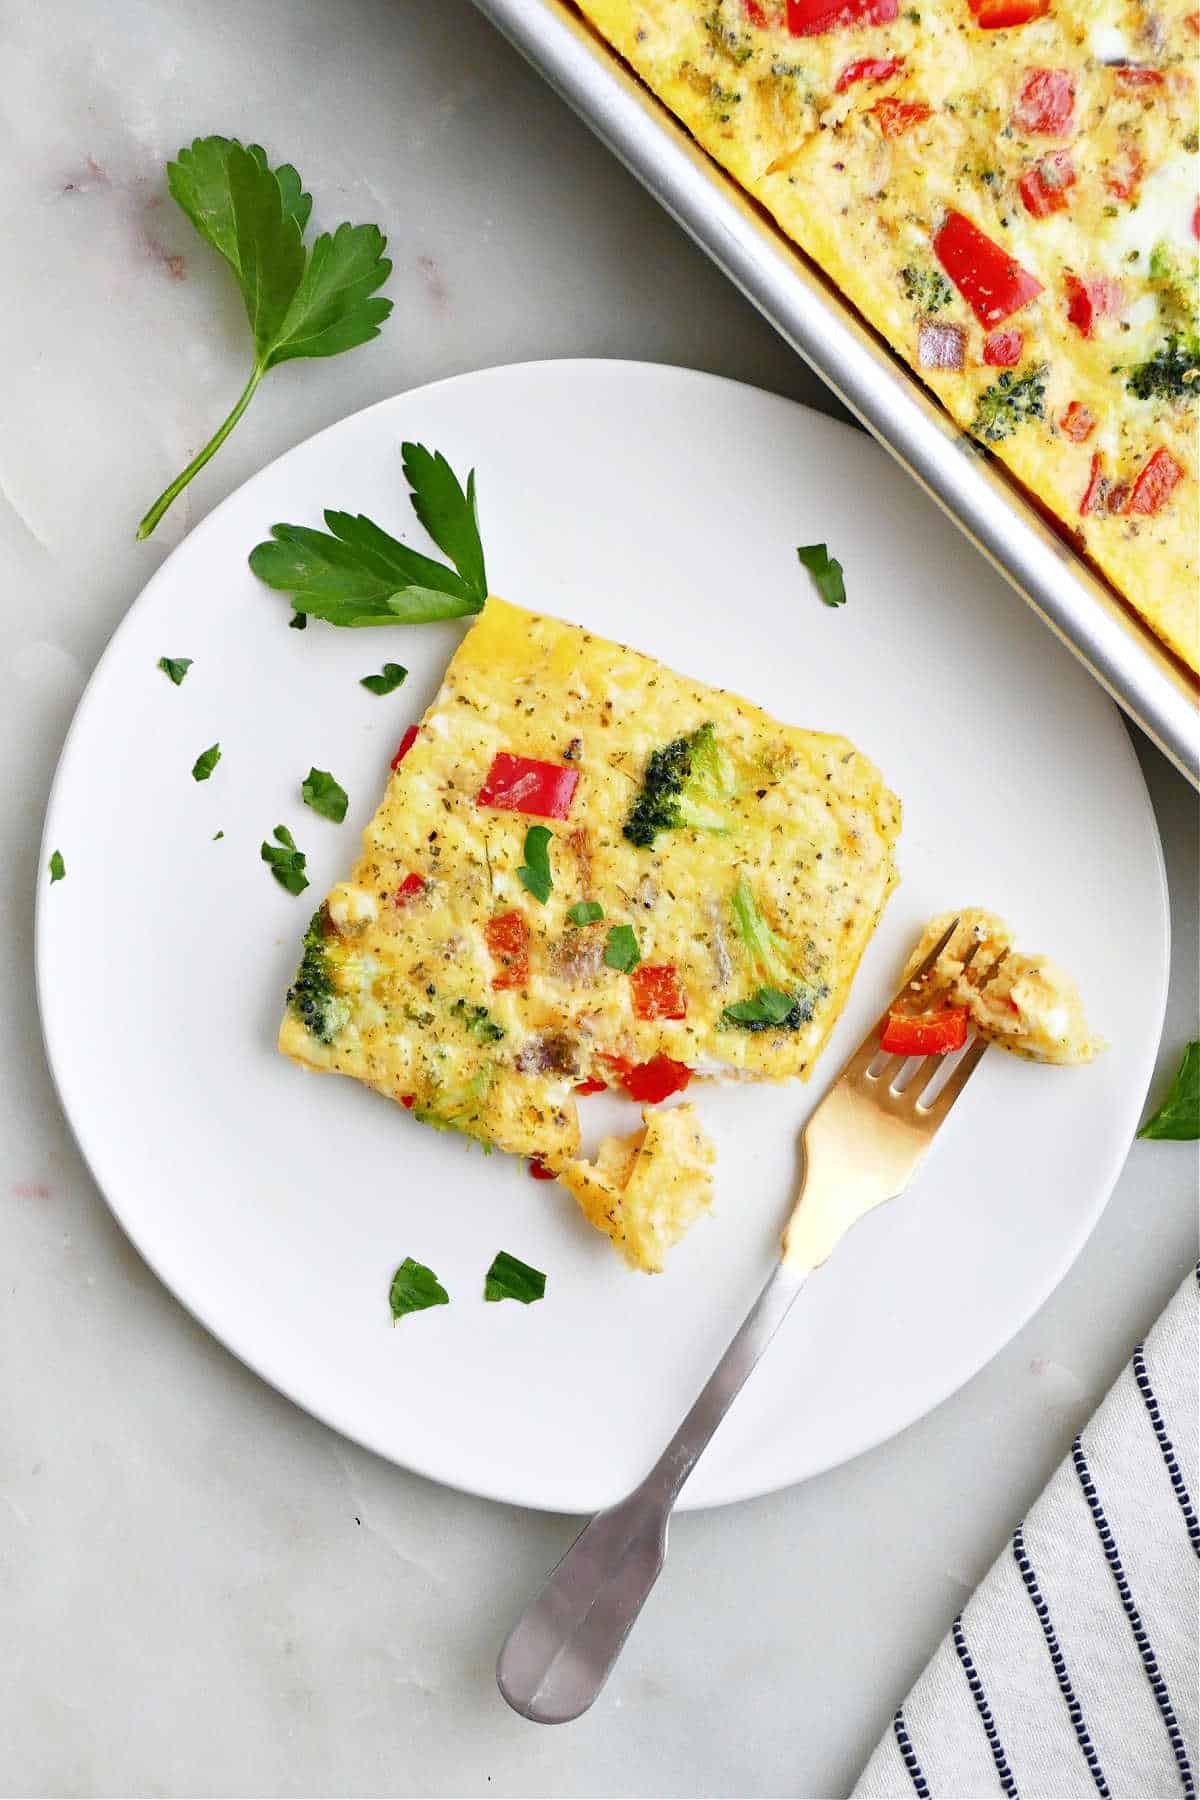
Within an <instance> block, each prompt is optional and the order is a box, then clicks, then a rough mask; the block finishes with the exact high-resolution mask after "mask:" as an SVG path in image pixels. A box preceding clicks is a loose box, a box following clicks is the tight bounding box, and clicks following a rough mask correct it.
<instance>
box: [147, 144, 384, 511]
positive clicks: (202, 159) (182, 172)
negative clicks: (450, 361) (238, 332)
mask: <svg viewBox="0 0 1200 1800" xmlns="http://www.w3.org/2000/svg"><path fill="white" fill-rule="evenodd" d="M167 186H168V187H169V188H170V190H171V194H172V196H173V197H174V199H175V200H176V201H177V202H178V204H179V205H180V206H181V207H182V209H183V211H184V212H185V213H186V214H187V216H188V218H189V219H190V220H191V222H192V224H193V225H194V226H195V228H196V230H197V231H198V232H199V233H200V236H201V237H202V238H204V239H205V241H206V242H207V243H209V244H211V245H212V247H213V249H214V250H216V251H217V253H218V254H219V255H220V256H222V257H224V259H225V261H226V262H227V263H228V264H229V267H230V268H231V269H232V270H233V273H234V275H235V277H236V279H237V284H238V287H239V288H240V289H241V294H242V301H243V304H244V305H245V308H246V317H247V319H248V320H249V323H250V330H251V332H252V334H253V338H254V363H253V367H252V368H251V370H250V379H249V380H248V381H247V383H246V385H245V387H244V388H243V389H242V392H241V394H240V395H239V396H238V399H237V401H236V403H235V405H234V407H233V410H232V412H231V413H230V414H229V416H228V417H227V418H226V419H225V421H224V423H223V424H221V425H220V426H218V428H217V430H216V431H215V432H214V433H213V435H212V437H211V438H210V439H209V440H208V443H207V444H205V446H204V448H203V450H201V451H200V452H199V453H198V455H196V456H194V457H193V458H192V460H191V462H190V463H189V464H188V466H187V468H186V469H184V470H183V472H182V474H180V475H177V476H176V478H175V480H174V481H173V482H172V483H171V485H170V486H169V487H168V488H166V489H165V490H164V491H163V492H162V493H161V494H160V495H159V497H158V499H157V500H156V501H155V502H154V505H153V506H152V507H151V508H150V510H149V512H148V513H147V514H146V516H145V518H144V519H143V520H142V522H141V524H140V525H139V526H138V530H137V535H138V537H139V538H147V537H149V536H150V533H151V532H152V531H153V530H154V528H155V526H156V525H157V524H158V522H159V520H160V519H161V518H162V516H163V514H164V513H165V512H166V511H167V508H168V507H169V506H170V505H171V504H172V502H173V501H174V500H176V499H177V498H178V496H179V495H180V494H181V493H182V492H183V490H184V488H185V487H186V486H187V485H188V483H189V482H190V481H191V480H192V479H193V477H194V476H196V475H197V474H199V472H200V470H201V469H202V468H203V467H204V465H205V464H206V463H207V462H208V461H210V459H211V458H212V457H213V456H214V455H215V454H216V452H217V451H218V450H219V449H220V447H221V445H222V444H223V443H224V442H225V439H226V438H227V437H228V436H229V434H230V432H231V431H232V430H233V428H234V426H235V425H236V424H237V422H238V420H239V419H240V418H241V416H242V414H243V413H244V412H245V410H246V408H247V407H248V406H249V404H250V402H251V400H252V399H253V398H254V394H255V392H256V390H257V388H258V385H259V383H260V382H261V380H262V378H263V376H264V375H265V374H266V373H267V371H268V370H269V369H274V368H276V367H277V366H278V365H279V364H280V363H284V362H290V361H292V360H293V359H294V358H296V357H301V356H304V357H307V356H337V355H338V354H339V353H340V352H341V351H343V350H352V349H353V348H354V347H355V345H356V344H365V343H366V342H367V341H368V340H369V339H370V338H373V337H378V336H379V327H380V326H381V325H382V323H383V321H384V320H385V319H386V318H387V316H388V314H389V313H390V312H391V310H392V303H391V301H390V300H382V299H380V298H378V297H377V296H376V295H375V290H376V288H379V287H382V285H383V283H384V282H385V281H386V280H387V278H388V276H389V275H390V274H391V272H392V265H391V263H390V262H389V261H388V259H387V257H386V256H385V255H384V254H383V253H384V250H385V248H386V247H387V239H386V238H385V237H384V236H383V234H382V232H381V231H380V229H379V227H378V226H377V225H349V224H345V225H339V226H338V228H337V230H336V231H334V232H328V231H325V232H322V233H321V235H320V237H319V238H317V239H316V241H315V243H314V244H313V245H312V247H311V249H310V248H308V247H307V246H306V244H305V242H304V230H305V227H306V226H307V224H308V216H309V214H310V212H311V211H312V195H311V194H306V193H305V192H304V188H303V183H302V182H301V180H300V177H299V175H298V174H297V173H296V170H295V169H294V168H293V167H292V165H291V164H290V163H283V164H281V165H280V167H279V168H277V169H272V167H271V165H270V163H269V162H268V161H267V154H266V151H265V150H263V148H262V146H261V145H259V144H250V145H249V146H243V145H242V144H240V143H239V142H238V140H237V139H236V138H224V137H206V138H197V139H196V140H195V141H194V143H192V145H191V146H190V147H188V146H186V145H185V147H184V148H183V149H182V150H180V152H179V154H178V156H177V157H176V159H175V161H174V162H172V163H168V164H167Z"/></svg>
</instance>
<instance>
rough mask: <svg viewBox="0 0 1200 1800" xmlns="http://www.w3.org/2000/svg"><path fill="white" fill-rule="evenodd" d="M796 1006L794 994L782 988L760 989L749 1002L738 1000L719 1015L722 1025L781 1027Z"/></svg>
mask: <svg viewBox="0 0 1200 1800" xmlns="http://www.w3.org/2000/svg"><path fill="white" fill-rule="evenodd" d="M795 1004H796V996H795V995H794V994H785V993H784V992H783V990H782V988H772V987H760V988H758V989H756V991H755V993H754V996H753V998H752V999H750V1000H738V1001H736V1002H735V1003H734V1005H732V1006H727V1007H726V1008H725V1011H724V1012H723V1013H722V1015H721V1022H722V1024H730V1025H782V1024H783V1022H784V1020H785V1019H786V1018H787V1016H788V1014H789V1013H790V1012H791V1010H792V1008H793V1007H794V1006H795Z"/></svg>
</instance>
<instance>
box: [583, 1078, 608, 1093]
mask: <svg viewBox="0 0 1200 1800" xmlns="http://www.w3.org/2000/svg"><path fill="white" fill-rule="evenodd" d="M575 1092H576V1093H577V1094H606V1093H607V1092H608V1083H607V1081H597V1080H595V1078H594V1077H593V1076H591V1075H589V1076H588V1078H587V1080H586V1081H577V1082H576V1083H575Z"/></svg>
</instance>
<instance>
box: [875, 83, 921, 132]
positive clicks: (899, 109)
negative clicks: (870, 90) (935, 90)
mask: <svg viewBox="0 0 1200 1800" xmlns="http://www.w3.org/2000/svg"><path fill="white" fill-rule="evenodd" d="M871 111H872V112H873V113H874V115H875V117H876V118H877V119H878V120H879V129H880V131H882V133H883V135H884V137H885V138H897V137H903V135H904V133H905V132H906V131H911V130H912V128H913V126H914V125H921V124H923V123H924V122H925V120H926V119H928V118H929V117H930V115H931V113H932V108H931V107H928V106H926V104H925V102H924V101H923V100H896V99H894V98H893V97H892V95H891V94H885V95H884V97H883V99H882V100H877V101H876V102H875V104H874V106H873V107H872V108H871Z"/></svg>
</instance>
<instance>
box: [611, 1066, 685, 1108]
mask: <svg viewBox="0 0 1200 1800" xmlns="http://www.w3.org/2000/svg"><path fill="white" fill-rule="evenodd" d="M691 1079H692V1071H691V1070H690V1069H689V1068H688V1066H687V1064H686V1063H681V1062H675V1061H674V1060H673V1059H672V1058H671V1057H669V1056H662V1055H659V1056H652V1057H651V1058H650V1061H649V1062H644V1063H635V1064H634V1065H633V1067H632V1068H631V1069H628V1070H627V1072H626V1073H624V1074H622V1076H621V1086H622V1087H623V1088H624V1089H625V1092H626V1093H627V1094H628V1095H629V1098H630V1099H631V1100H637V1101H640V1102H642V1103H643V1104H645V1105H648V1106H654V1105H657V1103H658V1102H659V1101H660V1100H665V1099H666V1098H667V1097H668V1095H670V1094H681V1093H682V1092H683V1090H684V1088H685V1087H686V1086H687V1084H688V1082H689V1081H690V1080H691Z"/></svg>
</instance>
